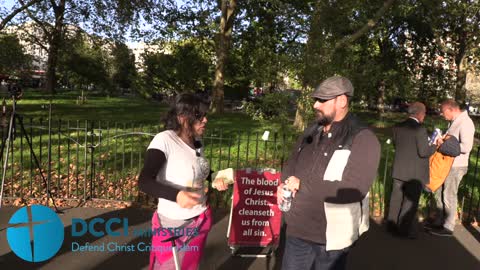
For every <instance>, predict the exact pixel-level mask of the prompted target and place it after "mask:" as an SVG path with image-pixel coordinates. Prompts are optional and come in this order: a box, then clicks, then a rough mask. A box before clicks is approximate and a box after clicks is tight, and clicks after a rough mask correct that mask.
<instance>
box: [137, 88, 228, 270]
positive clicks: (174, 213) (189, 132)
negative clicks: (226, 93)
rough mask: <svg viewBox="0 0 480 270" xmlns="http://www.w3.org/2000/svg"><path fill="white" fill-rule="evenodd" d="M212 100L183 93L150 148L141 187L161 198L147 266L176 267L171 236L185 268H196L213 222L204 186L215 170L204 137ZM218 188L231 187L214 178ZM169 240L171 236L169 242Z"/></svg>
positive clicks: (140, 182)
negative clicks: (203, 143)
mask: <svg viewBox="0 0 480 270" xmlns="http://www.w3.org/2000/svg"><path fill="white" fill-rule="evenodd" d="M207 110H208V105H207V104H206V103H204V102H202V100H201V99H200V98H199V97H197V96H195V95H191V94H183V95H180V96H179V97H178V98H177V100H176V102H175V104H174V106H173V107H172V109H170V111H169V112H168V114H167V117H166V121H165V129H166V130H165V131H163V132H160V133H158V134H157V135H156V136H155V138H153V140H152V141H151V142H150V145H149V146H148V149H147V154H146V158H145V163H144V167H143V169H142V172H141V173H140V177H139V188H140V190H141V191H143V192H145V193H147V194H149V195H151V196H154V197H157V198H158V207H157V211H156V212H155V213H154V215H153V218H152V233H153V236H152V248H151V252H150V267H149V269H162V270H163V269H175V266H174V261H173V256H172V252H171V250H170V249H171V241H168V240H169V239H171V238H172V237H178V236H180V237H179V238H177V239H176V240H175V241H176V245H177V249H178V250H179V252H178V254H179V256H178V257H179V260H180V265H181V269H182V270H190V269H191V270H193V269H198V266H199V264H200V259H201V256H202V253H203V248H204V246H205V242H206V239H207V234H208V232H209V231H210V228H211V226H212V214H211V210H210V208H209V206H208V204H207V202H206V190H207V189H208V183H206V181H205V180H206V179H208V178H209V177H210V174H211V171H210V166H209V164H208V161H207V160H206V159H205V157H204V155H203V148H202V144H201V142H200V140H199V139H200V138H201V137H202V135H203V134H204V132H205V127H206V124H207V117H206V112H207ZM215 188H217V189H218V190H226V189H227V188H228V186H227V185H226V184H225V183H223V182H222V181H220V183H215ZM166 240H167V241H166Z"/></svg>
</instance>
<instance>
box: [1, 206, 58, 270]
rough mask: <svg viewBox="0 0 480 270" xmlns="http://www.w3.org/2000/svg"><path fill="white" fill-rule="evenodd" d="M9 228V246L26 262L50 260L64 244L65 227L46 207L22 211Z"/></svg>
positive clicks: (29, 207)
mask: <svg viewBox="0 0 480 270" xmlns="http://www.w3.org/2000/svg"><path fill="white" fill-rule="evenodd" d="M8 224H9V228H8V229H7V240H8V244H9V245H10V248H11V249H12V251H13V252H14V253H15V254H17V256H18V257H20V258H22V259H23V260H25V261H29V262H43V261H45V260H48V259H50V258H52V257H53V256H54V255H55V254H57V252H58V250H59V249H60V247H61V246H62V244H63V237H64V232H63V223H62V221H61V220H60V218H59V217H58V215H57V214H56V213H55V212H54V211H53V210H52V209H50V208H48V207H46V206H42V205H32V206H25V207H22V208H20V209H18V210H17V211H16V212H15V214H13V216H12V217H11V218H10V221H9V222H8Z"/></svg>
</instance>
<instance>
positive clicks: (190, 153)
mask: <svg viewBox="0 0 480 270" xmlns="http://www.w3.org/2000/svg"><path fill="white" fill-rule="evenodd" d="M148 149H158V150H160V151H162V152H163V153H165V157H166V158H167V165H166V166H165V168H163V169H162V170H161V171H160V172H159V175H158V177H157V181H160V179H165V180H161V181H163V182H164V183H166V184H168V185H172V186H174V187H176V188H179V189H181V190H185V189H186V188H187V187H200V188H201V190H203V183H204V180H205V179H206V177H207V176H208V174H209V172H210V166H209V165H208V161H207V160H206V159H205V157H204V156H203V149H202V148H200V149H199V150H197V151H199V153H200V157H198V156H197V151H196V150H195V149H192V148H191V147H190V146H188V145H187V144H186V143H185V142H184V141H183V140H182V139H181V138H180V137H178V135H177V134H176V133H175V131H173V130H166V131H163V132H160V133H158V134H157V135H156V136H155V137H154V138H153V140H152V141H151V142H150V145H149V146H148ZM198 185H200V186H198ZM202 195H203V196H202V201H203V202H205V201H206V198H205V194H203V192H202ZM206 209H207V207H206V205H205V203H203V204H201V205H196V206H194V207H193V208H190V209H188V208H182V207H180V205H178V204H177V203H176V202H172V201H169V200H166V199H163V198H159V199H158V208H157V212H158V213H159V214H160V215H163V216H165V217H167V218H170V219H175V220H185V219H189V218H192V217H196V216H198V215H200V214H201V213H203V212H204V211H205V210H206Z"/></svg>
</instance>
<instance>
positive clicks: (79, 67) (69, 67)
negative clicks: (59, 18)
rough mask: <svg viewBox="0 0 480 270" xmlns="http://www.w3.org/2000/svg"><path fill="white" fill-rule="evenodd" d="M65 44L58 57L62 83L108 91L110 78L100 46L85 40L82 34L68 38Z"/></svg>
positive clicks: (78, 87) (79, 87)
mask: <svg viewBox="0 0 480 270" xmlns="http://www.w3.org/2000/svg"><path fill="white" fill-rule="evenodd" d="M67 46H68V47H67V48H68V50H66V51H65V52H64V53H63V54H62V56H61V58H60V66H61V70H60V73H61V78H62V81H63V83H64V84H65V85H69V86H70V88H77V89H84V90H100V91H102V92H106V91H108V90H109V89H110V87H111V80H110V76H109V73H108V66H107V65H108V62H107V57H106V55H105V52H104V51H103V49H102V47H101V46H100V45H98V44H95V43H93V44H92V43H90V42H87V41H86V40H85V39H84V37H83V36H82V35H78V36H77V37H76V38H74V39H71V40H69V43H68V45H67Z"/></svg>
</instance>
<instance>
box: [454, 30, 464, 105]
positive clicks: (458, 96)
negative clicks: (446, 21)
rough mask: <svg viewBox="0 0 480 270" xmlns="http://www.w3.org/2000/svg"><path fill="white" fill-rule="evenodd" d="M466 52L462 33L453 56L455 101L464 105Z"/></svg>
mask: <svg viewBox="0 0 480 270" xmlns="http://www.w3.org/2000/svg"><path fill="white" fill-rule="evenodd" d="M466 52H467V33H466V32H465V31H462V33H461V34H460V39H459V45H458V53H457V55H456V56H455V64H456V71H455V73H456V75H457V81H456V83H455V100H456V101H457V102H458V103H459V104H464V103H465V98H466V89H465V83H466V81H467V70H466V57H465V56H466Z"/></svg>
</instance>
